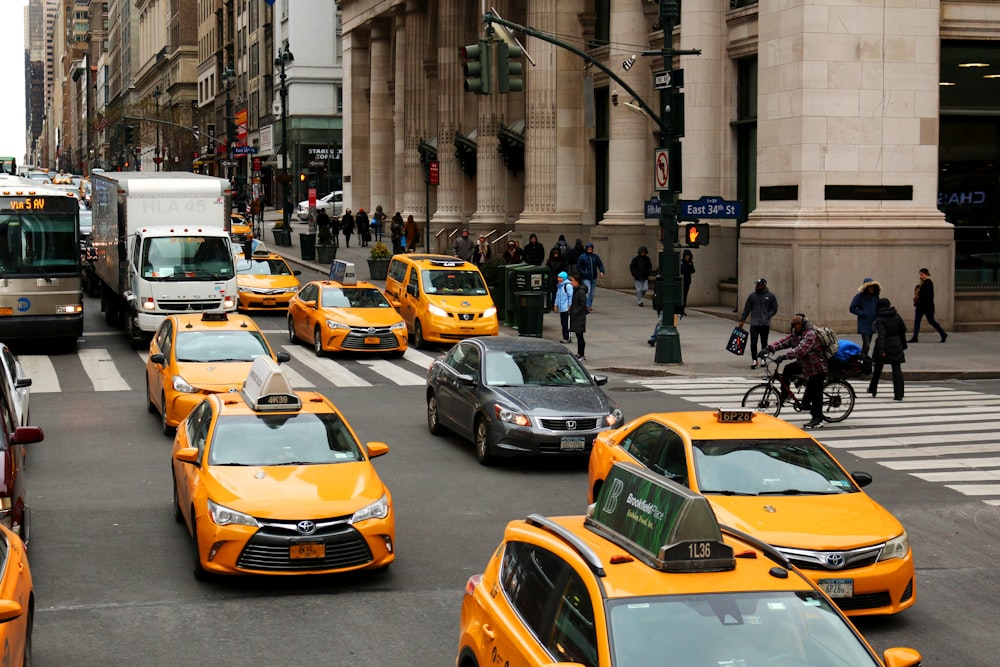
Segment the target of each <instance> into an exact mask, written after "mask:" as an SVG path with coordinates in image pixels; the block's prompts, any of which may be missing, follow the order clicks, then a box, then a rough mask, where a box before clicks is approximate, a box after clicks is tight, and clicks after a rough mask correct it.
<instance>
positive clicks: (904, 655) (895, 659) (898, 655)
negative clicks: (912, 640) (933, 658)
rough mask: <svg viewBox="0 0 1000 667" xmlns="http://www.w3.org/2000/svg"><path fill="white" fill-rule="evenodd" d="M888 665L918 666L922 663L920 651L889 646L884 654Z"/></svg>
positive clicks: (890, 666)
mask: <svg viewBox="0 0 1000 667" xmlns="http://www.w3.org/2000/svg"><path fill="white" fill-rule="evenodd" d="M882 657H883V658H885V666H886V667H916V666H917V665H919V664H920V661H921V657H920V653H918V652H917V651H914V650H913V649H912V648H903V647H898V646H897V647H895V648H887V649H886V650H885V653H883V654H882Z"/></svg>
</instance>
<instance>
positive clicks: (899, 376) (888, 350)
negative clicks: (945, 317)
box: [868, 299, 906, 401]
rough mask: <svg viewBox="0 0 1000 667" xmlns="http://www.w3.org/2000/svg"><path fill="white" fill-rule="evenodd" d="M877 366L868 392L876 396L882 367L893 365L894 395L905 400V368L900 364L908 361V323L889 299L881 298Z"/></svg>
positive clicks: (877, 332) (879, 301) (877, 327)
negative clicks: (905, 352)
mask: <svg viewBox="0 0 1000 667" xmlns="http://www.w3.org/2000/svg"><path fill="white" fill-rule="evenodd" d="M875 333H876V334H877V336H878V337H877V338H876V339H875V354H874V357H873V360H874V362H875V368H874V369H873V370H872V380H871V382H869V383H868V393H869V394H871V395H872V397H873V398H874V397H875V394H876V393H877V391H878V381H879V378H880V377H882V367H883V366H885V365H886V364H889V365H890V366H892V397H893V399H894V400H897V401H901V400H903V369H902V368H900V364H902V363H903V362H905V361H906V356H905V355H904V354H903V350H905V349H906V324H905V323H904V322H903V318H902V317H900V316H899V313H897V312H896V309H895V308H893V307H892V304H891V303H889V299H879V300H878V308H877V309H876V311H875Z"/></svg>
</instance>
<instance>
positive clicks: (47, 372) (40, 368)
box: [18, 354, 62, 394]
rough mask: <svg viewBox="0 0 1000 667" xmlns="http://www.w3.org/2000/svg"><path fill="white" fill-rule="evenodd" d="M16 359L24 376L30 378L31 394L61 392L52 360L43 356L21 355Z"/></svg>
mask: <svg viewBox="0 0 1000 667" xmlns="http://www.w3.org/2000/svg"><path fill="white" fill-rule="evenodd" d="M18 359H19V360H20V361H21V368H23V369H24V373H25V375H27V376H28V377H29V378H31V393H32V394H51V393H56V392H59V391H62V388H61V387H60V386H59V376H58V375H56V368H55V366H54V365H53V364H52V358H51V357H48V356H45V355H27V354H23V355H21V356H20V357H18Z"/></svg>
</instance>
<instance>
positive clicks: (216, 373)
mask: <svg viewBox="0 0 1000 667" xmlns="http://www.w3.org/2000/svg"><path fill="white" fill-rule="evenodd" d="M252 365H253V362H251V361H218V362H215V361H212V362H207V363H204V362H193V361H192V362H185V363H180V364H177V374H178V375H180V376H181V377H182V378H184V380H185V381H186V382H187V383H188V384H189V385H191V386H192V387H197V388H198V389H202V390H205V391H213V392H224V391H229V390H230V389H239V388H240V387H242V386H243V381H244V380H246V379H247V374H248V373H250V366H252Z"/></svg>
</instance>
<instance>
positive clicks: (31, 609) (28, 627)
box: [21, 598, 35, 667]
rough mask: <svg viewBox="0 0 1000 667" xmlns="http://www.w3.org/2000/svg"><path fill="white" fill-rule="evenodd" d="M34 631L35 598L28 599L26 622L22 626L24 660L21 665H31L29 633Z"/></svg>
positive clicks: (28, 666) (29, 666)
mask: <svg viewBox="0 0 1000 667" xmlns="http://www.w3.org/2000/svg"><path fill="white" fill-rule="evenodd" d="M34 631H35V599H34V598H29V600H28V622H27V623H26V624H25V627H24V660H23V661H22V662H21V665H22V667H31V665H32V664H33V663H32V660H31V634H32V633H33V632H34Z"/></svg>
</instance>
